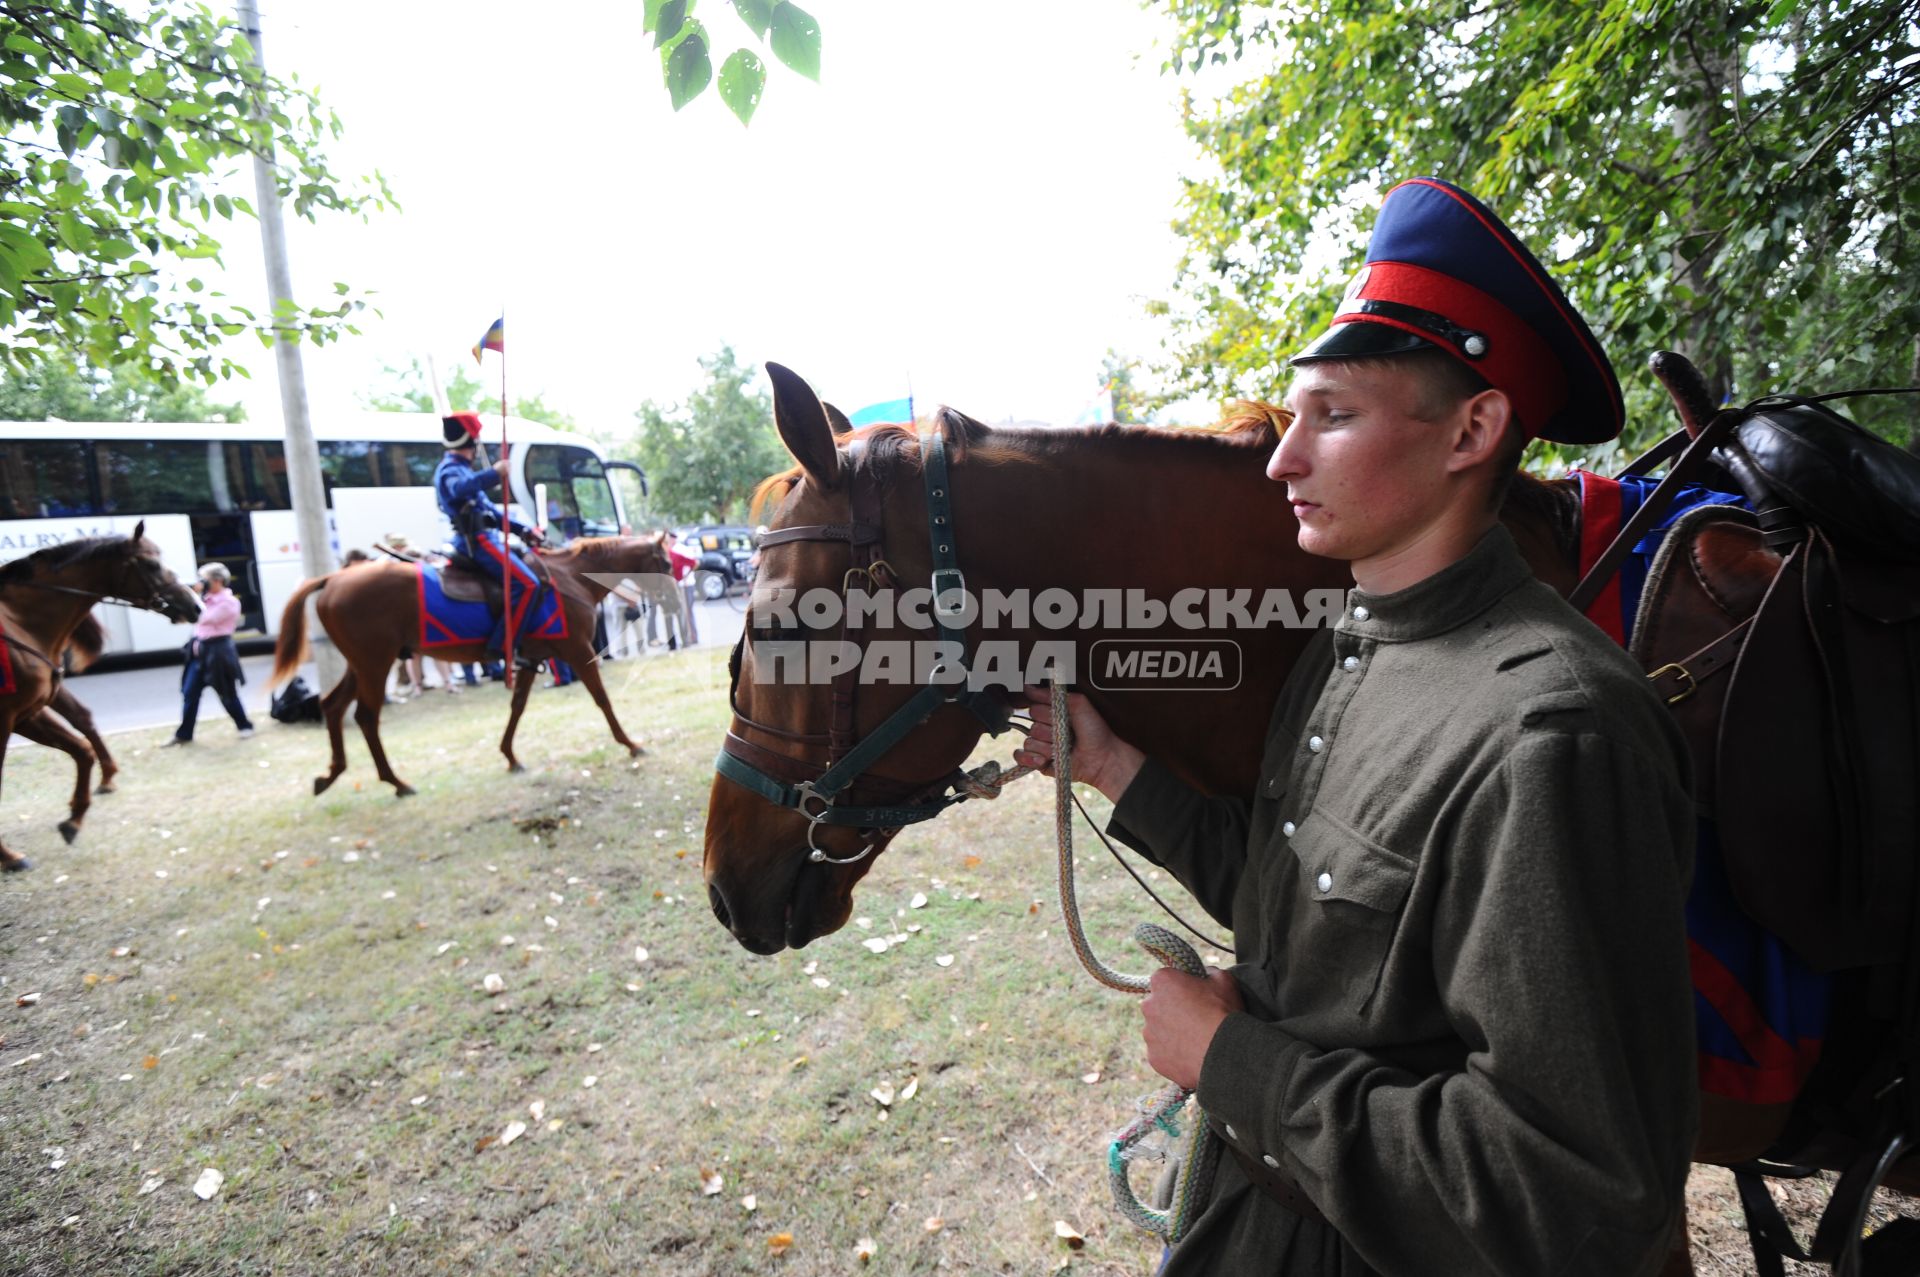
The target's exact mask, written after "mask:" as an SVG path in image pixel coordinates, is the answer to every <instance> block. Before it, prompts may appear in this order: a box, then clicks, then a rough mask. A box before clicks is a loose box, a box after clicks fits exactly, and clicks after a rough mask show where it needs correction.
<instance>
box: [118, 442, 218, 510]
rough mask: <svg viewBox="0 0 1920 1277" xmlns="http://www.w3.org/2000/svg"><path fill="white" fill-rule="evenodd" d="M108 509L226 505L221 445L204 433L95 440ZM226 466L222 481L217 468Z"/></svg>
mask: <svg viewBox="0 0 1920 1277" xmlns="http://www.w3.org/2000/svg"><path fill="white" fill-rule="evenodd" d="M93 447H94V455H95V457H96V459H97V461H98V463H99V472H100V512H101V513H102V514H208V513H212V512H214V511H216V510H224V509H227V508H229V507H230V506H231V502H228V503H227V504H225V505H223V504H222V503H221V501H220V499H219V498H220V497H223V496H225V495H226V487H227V485H226V482H225V469H224V464H223V462H222V459H221V455H220V445H219V444H217V443H213V442H210V441H208V440H204V439H198V440H191V441H189V440H184V439H140V440H126V441H116V442H111V443H109V442H98V443H95V444H94V445H93ZM215 466H221V467H222V475H221V480H222V481H221V482H220V484H219V485H218V487H216V485H215V483H214V475H213V470H214V467H215Z"/></svg>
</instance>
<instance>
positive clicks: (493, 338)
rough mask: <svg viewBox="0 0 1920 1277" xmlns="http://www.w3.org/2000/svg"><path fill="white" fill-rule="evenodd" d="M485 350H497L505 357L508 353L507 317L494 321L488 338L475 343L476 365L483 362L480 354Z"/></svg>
mask: <svg viewBox="0 0 1920 1277" xmlns="http://www.w3.org/2000/svg"><path fill="white" fill-rule="evenodd" d="M483 350H497V351H499V352H500V353H501V354H503V355H504V354H506V353H507V317H506V316H505V315H502V316H501V317H500V318H498V319H496V320H494V321H493V323H492V324H490V325H489V326H488V327H487V333H486V336H484V337H482V338H481V339H480V340H479V341H478V342H477V343H475V345H474V348H473V362H474V363H476V364H477V363H480V362H481V359H480V352H481V351H483Z"/></svg>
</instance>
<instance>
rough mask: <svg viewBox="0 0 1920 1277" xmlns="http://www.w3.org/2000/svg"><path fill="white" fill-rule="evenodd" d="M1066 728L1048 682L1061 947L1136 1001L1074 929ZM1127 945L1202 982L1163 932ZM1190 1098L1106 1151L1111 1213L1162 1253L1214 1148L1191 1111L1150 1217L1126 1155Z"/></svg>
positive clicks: (1154, 1115)
mask: <svg viewBox="0 0 1920 1277" xmlns="http://www.w3.org/2000/svg"><path fill="white" fill-rule="evenodd" d="M1069 721H1070V720H1069V719H1068V717H1067V689H1066V687H1065V685H1064V684H1062V683H1060V682H1058V681H1056V682H1055V683H1054V685H1053V733H1054V735H1053V741H1054V744H1053V748H1054V754H1053V775H1054V791H1053V795H1054V802H1053V831H1054V838H1055V840H1056V842H1057V843H1058V844H1059V849H1060V860H1059V865H1060V912H1061V916H1062V918H1063V919H1064V921H1065V922H1066V926H1067V939H1068V940H1069V941H1070V942H1071V943H1072V945H1073V952H1074V956H1075V957H1077V958H1079V959H1080V965H1081V966H1083V967H1085V968H1086V969H1087V974H1088V975H1091V976H1092V977H1093V978H1094V979H1095V980H1098V981H1099V982H1100V983H1101V984H1104V985H1106V986H1107V987H1108V988H1110V989H1118V990H1119V991H1120V992H1122V993H1133V994H1144V993H1145V992H1146V991H1147V977H1146V976H1136V975H1122V974H1121V973H1119V972H1117V971H1115V970H1113V969H1112V968H1111V967H1108V966H1107V965H1106V964H1105V963H1104V962H1101V961H1100V959H1099V958H1098V957H1096V956H1095V955H1094V952H1093V946H1092V945H1090V944H1088V943H1087V935H1086V931H1085V929H1084V928H1083V927H1082V926H1081V922H1080V902H1079V899H1078V898H1077V896H1076V895H1075V894H1074V886H1073V747H1072V742H1071V740H1070V739H1069V737H1070V736H1071V732H1070V730H1069ZM1133 939H1134V942H1135V943H1136V944H1138V945H1139V946H1140V947H1141V948H1143V949H1145V950H1146V951H1147V953H1148V954H1149V955H1151V956H1152V957H1155V958H1158V959H1159V960H1160V962H1161V964H1162V965H1163V966H1170V967H1174V968H1176V969H1178V970H1181V971H1184V972H1186V973H1187V974H1188V975H1191V976H1198V977H1200V978H1202V979H1205V978H1206V974H1207V969H1206V967H1205V965H1203V964H1202V963H1201V961H1200V955H1199V954H1197V953H1195V952H1194V951H1193V946H1192V945H1190V944H1188V943H1187V942H1186V941H1185V940H1183V939H1181V938H1180V937H1179V936H1177V935H1175V934H1173V932H1171V931H1168V930H1167V929H1166V928H1165V927H1158V926H1155V925H1154V924H1152V923H1150V922H1143V923H1141V924H1140V925H1138V926H1137V927H1135V928H1134V929H1133ZM1192 1094H1193V1092H1191V1091H1189V1090H1187V1089H1186V1088H1185V1087H1183V1086H1174V1085H1169V1086H1167V1087H1166V1089H1164V1090H1163V1091H1161V1092H1160V1093H1159V1094H1158V1095H1157V1096H1155V1097H1154V1098H1153V1099H1152V1100H1151V1101H1149V1103H1148V1105H1147V1108H1146V1111H1145V1112H1143V1113H1142V1114H1141V1115H1140V1116H1139V1117H1138V1118H1136V1119H1135V1120H1134V1121H1133V1122H1132V1123H1131V1124H1130V1125H1128V1126H1127V1127H1126V1128H1125V1129H1124V1130H1122V1131H1121V1132H1120V1133H1119V1134H1117V1135H1115V1136H1114V1137H1113V1139H1112V1141H1111V1142H1110V1143H1109V1144H1108V1145H1107V1186H1108V1187H1109V1188H1110V1189H1111V1190H1112V1191H1113V1202H1114V1205H1115V1206H1117V1207H1118V1208H1119V1210H1120V1213H1121V1214H1122V1215H1125V1216H1126V1217H1127V1218H1128V1219H1129V1220H1131V1221H1132V1222H1133V1223H1134V1224H1136V1225H1138V1226H1139V1227H1141V1228H1143V1229H1145V1230H1146V1231H1147V1232H1149V1233H1152V1234H1154V1235H1155V1236H1156V1237H1161V1238H1164V1239H1165V1240H1166V1241H1167V1243H1168V1244H1169V1245H1171V1244H1172V1243H1174V1242H1177V1241H1179V1240H1180V1239H1181V1238H1182V1237H1184V1236H1186V1233H1187V1229H1188V1228H1189V1227H1191V1226H1192V1224H1193V1221H1194V1220H1195V1219H1196V1218H1198V1216H1199V1214H1200V1211H1201V1210H1202V1209H1203V1208H1204V1206H1205V1204H1206V1200H1207V1198H1208V1196H1209V1195H1210V1194H1211V1192H1212V1189H1213V1172H1214V1167H1215V1166H1216V1165H1217V1164H1218V1162H1219V1159H1220V1141H1218V1140H1217V1139H1215V1138H1214V1137H1213V1131H1212V1129H1211V1128H1209V1127H1208V1126H1207V1123H1206V1121H1205V1119H1204V1118H1203V1117H1202V1116H1201V1115H1200V1113H1199V1111H1198V1109H1196V1110H1195V1112H1194V1117H1193V1119H1192V1120H1191V1121H1190V1122H1189V1123H1188V1125H1187V1130H1186V1146H1185V1148H1184V1150H1183V1152H1182V1154H1181V1160H1180V1177H1179V1179H1178V1180H1177V1181H1176V1182H1175V1184H1174V1193H1173V1201H1172V1202H1171V1204H1170V1205H1169V1207H1168V1209H1166V1210H1155V1209H1153V1208H1152V1207H1151V1206H1148V1205H1147V1204H1146V1203H1144V1202H1142V1201H1141V1200H1140V1198H1139V1197H1138V1196H1137V1195H1136V1194H1135V1193H1134V1191H1133V1184H1132V1182H1131V1181H1130V1180H1129V1179H1128V1178H1127V1160H1126V1153H1127V1150H1128V1149H1130V1148H1132V1147H1133V1146H1134V1145H1135V1144H1137V1143H1139V1142H1140V1141H1141V1140H1142V1139H1144V1138H1146V1137H1147V1135H1149V1134H1151V1133H1152V1132H1153V1131H1156V1130H1162V1131H1165V1132H1166V1133H1167V1134H1168V1136H1169V1137H1177V1136H1178V1135H1179V1126H1178V1117H1179V1114H1180V1112H1181V1110H1182V1109H1184V1108H1185V1107H1186V1103H1187V1099H1188V1097H1190V1096H1191V1095H1192Z"/></svg>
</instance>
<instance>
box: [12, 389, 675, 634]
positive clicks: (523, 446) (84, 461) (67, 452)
mask: <svg viewBox="0 0 1920 1277" xmlns="http://www.w3.org/2000/svg"><path fill="white" fill-rule="evenodd" d="M487 427H488V429H487V435H488V438H486V439H485V440H484V442H485V443H486V444H487V447H488V448H489V449H495V448H497V440H498V438H499V433H498V430H499V422H498V419H497V418H489V419H487ZM314 435H315V437H316V439H317V441H318V443H319V446H320V468H321V471H322V473H323V475H324V480H325V484H326V490H327V506H328V514H329V520H330V526H331V530H332V536H333V544H332V545H330V546H329V547H328V550H329V558H330V560H331V561H332V562H335V563H338V562H339V560H340V556H341V555H342V554H343V553H345V552H346V550H348V549H350V548H353V547H358V548H361V549H365V550H368V551H371V550H372V547H373V543H374V542H375V541H377V540H381V539H384V538H385V537H387V536H390V535H392V534H395V533H398V534H401V535H403V536H405V537H406V538H407V539H408V540H409V541H410V542H411V543H412V545H413V546H414V547H415V548H419V549H430V548H432V547H434V546H437V545H439V544H440V543H442V542H444V541H445V540H446V539H447V538H448V536H449V535H450V532H451V530H450V529H449V528H448V527H447V523H446V520H445V519H444V518H442V517H441V515H440V512H439V510H438V509H437V508H436V507H435V504H434V498H433V471H434V467H436V466H437V465H439V464H440V457H441V454H442V451H443V450H442V448H441V445H440V438H441V435H440V418H439V417H438V416H436V415H433V414H428V413H392V412H379V413H375V412H368V413H351V414H341V415H336V416H332V417H328V418H325V419H324V420H321V421H316V422H315V424H314ZM280 436H281V431H280V429H279V427H278V426H277V425H274V424H269V423H266V422H250V421H247V422H238V423H234V424H231V425H229V424H225V423H200V422H179V423H175V422H143V423H138V424H123V423H119V422H99V421H74V422H66V421H31V422H18V421H8V422H0V563H4V562H6V561H8V560H10V559H14V558H18V557H19V556H21V555H23V554H31V553H32V552H33V551H35V550H39V549H42V548H44V547H46V546H49V545H57V544H60V543H61V542H64V541H68V540H73V539H75V538H79V537H89V536H108V535H116V534H117V535H122V536H124V535H126V534H128V533H130V532H132V531H133V527H134V525H135V524H136V523H139V522H140V521H142V520H145V522H146V525H147V535H148V536H149V537H151V538H152V539H153V540H154V541H155V542H157V543H158V544H159V546H160V549H161V552H162V555H163V557H164V558H165V561H166V563H167V566H169V567H171V568H172V569H173V570H174V571H175V572H176V573H178V574H179V575H180V576H181V577H182V578H183V579H186V578H190V577H191V576H192V574H193V570H194V567H195V565H197V564H200V563H205V562H208V561H209V560H217V561H219V562H221V563H224V564H226V565H227V567H228V568H229V569H231V571H232V572H233V590H234V593H235V594H237V595H239V597H240V604H241V608H242V620H241V628H240V631H239V634H238V637H240V638H242V639H247V638H264V637H271V636H272V634H273V631H274V628H275V627H276V626H277V625H278V624H279V621H280V613H281V611H282V609H283V608H284V606H285V604H286V600H287V597H288V595H290V594H291V593H292V592H293V588H294V586H296V585H297V584H299V582H300V578H301V576H302V569H301V563H300V542H299V538H298V535H297V532H296V529H295V522H294V517H293V510H292V505H291V502H290V501H289V500H288V488H287V463H286V456H285V453H284V450H283V448H282V444H281V437H280ZM507 437H508V441H509V443H510V444H511V445H512V447H511V449H510V451H511V460H512V463H513V464H512V484H513V494H514V500H515V502H516V503H517V504H518V505H519V507H520V509H521V510H522V511H523V512H524V511H535V512H537V513H538V519H537V521H538V522H539V523H541V524H542V526H543V527H545V528H546V529H547V531H548V532H549V535H550V536H552V538H553V540H554V541H555V543H560V542H564V541H566V540H569V539H571V538H573V537H576V536H608V535H613V534H615V533H618V532H620V531H621V530H622V529H623V528H624V527H625V526H626V525H627V522H628V518H627V513H626V506H625V504H624V503H623V501H622V499H621V495H620V493H619V491H618V489H617V488H616V486H615V485H614V484H613V482H612V481H611V479H610V478H609V474H608V472H609V471H610V470H619V469H627V470H633V471H634V472H635V474H636V475H637V474H638V470H637V469H636V468H635V467H634V466H632V465H631V464H630V463H627V462H619V461H608V460H607V459H606V457H605V455H604V454H603V453H602V452H601V450H600V447H599V445H598V444H596V443H595V442H594V441H593V440H591V439H588V438H586V437H584V436H581V435H576V434H569V433H566V432H564V431H559V430H555V429H553V428H552V427H550V426H543V425H540V424H538V423H537V422H532V421H522V420H520V419H519V418H509V420H508V425H507ZM641 484H642V487H641V491H642V492H644V491H645V487H644V484H645V479H644V477H642V479H641ZM99 612H100V617H101V620H102V621H103V622H104V623H105V624H106V628H107V652H108V653H109V654H111V655H124V654H129V653H136V652H151V651H159V650H163V649H166V648H174V647H179V646H180V645H181V644H182V643H184V642H185V641H186V638H187V634H188V629H187V627H186V626H184V625H173V624H170V623H169V622H168V621H166V620H165V618H163V617H160V616H158V615H155V614H153V613H150V612H140V611H136V610H134V609H131V608H126V607H120V606H117V605H111V604H108V605H103V606H102V607H101V608H100V609H99Z"/></svg>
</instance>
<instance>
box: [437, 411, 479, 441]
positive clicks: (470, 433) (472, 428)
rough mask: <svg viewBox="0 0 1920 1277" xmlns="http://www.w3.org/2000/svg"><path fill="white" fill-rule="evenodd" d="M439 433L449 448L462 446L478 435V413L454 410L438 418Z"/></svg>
mask: <svg viewBox="0 0 1920 1277" xmlns="http://www.w3.org/2000/svg"><path fill="white" fill-rule="evenodd" d="M440 435H441V437H442V438H443V439H445V440H446V442H447V447H449V448H464V447H466V446H467V445H468V444H470V443H472V442H473V441H474V440H475V439H478V438H479V437H480V414H479V413H477V412H456V413H454V414H453V415H452V416H450V417H442V418H440Z"/></svg>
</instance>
